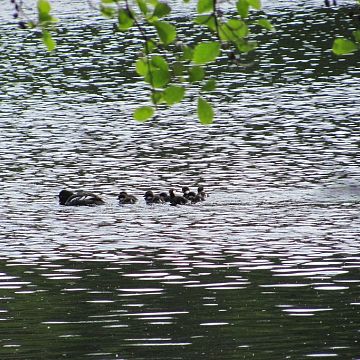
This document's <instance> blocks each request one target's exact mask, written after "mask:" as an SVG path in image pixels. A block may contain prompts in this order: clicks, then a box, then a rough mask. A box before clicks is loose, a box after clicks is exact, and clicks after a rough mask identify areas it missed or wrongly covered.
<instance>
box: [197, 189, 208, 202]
mask: <svg viewBox="0 0 360 360" xmlns="http://www.w3.org/2000/svg"><path fill="white" fill-rule="evenodd" d="M198 195H199V196H200V199H201V201H204V200H205V198H207V197H208V196H209V195H208V194H207V193H206V192H205V191H204V187H203V186H199V187H198Z"/></svg>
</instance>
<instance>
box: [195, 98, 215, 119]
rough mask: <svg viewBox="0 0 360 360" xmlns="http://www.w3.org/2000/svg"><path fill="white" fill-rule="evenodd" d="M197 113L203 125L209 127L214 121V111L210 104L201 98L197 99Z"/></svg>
mask: <svg viewBox="0 0 360 360" xmlns="http://www.w3.org/2000/svg"><path fill="white" fill-rule="evenodd" d="M197 113H198V117H199V120H200V122H201V123H202V124H203V125H210V124H212V123H213V121H214V110H213V108H212V106H211V104H210V103H208V102H207V101H206V100H204V99H203V98H199V99H198V105H197Z"/></svg>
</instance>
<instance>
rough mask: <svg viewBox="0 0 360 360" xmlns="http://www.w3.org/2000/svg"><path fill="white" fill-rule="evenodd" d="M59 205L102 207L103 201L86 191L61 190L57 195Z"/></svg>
mask: <svg viewBox="0 0 360 360" xmlns="http://www.w3.org/2000/svg"><path fill="white" fill-rule="evenodd" d="M59 204H60V205H65V206H93V205H103V204H105V201H104V200H103V199H101V197H100V196H98V195H95V194H93V193H91V192H88V191H77V192H73V191H69V190H61V191H60V193H59Z"/></svg>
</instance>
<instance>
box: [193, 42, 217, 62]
mask: <svg viewBox="0 0 360 360" xmlns="http://www.w3.org/2000/svg"><path fill="white" fill-rule="evenodd" d="M219 54H220V44H219V43H218V42H216V41H207V42H203V43H200V44H198V45H196V47H195V49H194V55H193V61H194V62H195V63H196V64H206V63H209V62H212V61H214V60H215V59H216V58H217V57H218V56H219Z"/></svg>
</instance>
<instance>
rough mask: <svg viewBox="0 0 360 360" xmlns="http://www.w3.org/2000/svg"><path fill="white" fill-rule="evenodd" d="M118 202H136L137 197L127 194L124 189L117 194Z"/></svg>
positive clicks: (122, 203)
mask: <svg viewBox="0 0 360 360" xmlns="http://www.w3.org/2000/svg"><path fill="white" fill-rule="evenodd" d="M118 200H119V204H121V205H124V204H135V203H136V202H137V198H136V197H135V196H134V195H130V194H128V193H127V192H126V191H121V192H120V194H119V195H118Z"/></svg>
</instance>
